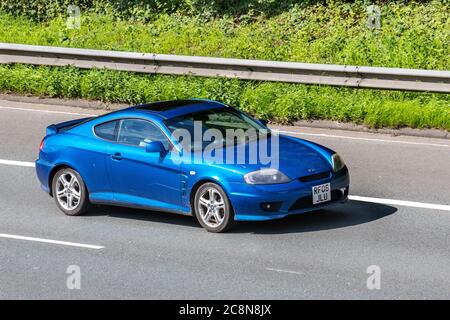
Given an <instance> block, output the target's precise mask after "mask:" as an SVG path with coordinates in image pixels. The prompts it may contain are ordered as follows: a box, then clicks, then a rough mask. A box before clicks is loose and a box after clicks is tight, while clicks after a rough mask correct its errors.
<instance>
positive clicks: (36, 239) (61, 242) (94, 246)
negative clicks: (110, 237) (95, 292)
mask: <svg viewBox="0 0 450 320" xmlns="http://www.w3.org/2000/svg"><path fill="white" fill-rule="evenodd" d="M0 238H8V239H16V240H25V241H34V242H42V243H50V244H58V245H63V246H71V247H80V248H86V249H95V250H100V249H103V248H105V247H103V246H96V245H92V244H84V243H76V242H67V241H59V240H50V239H42V238H33V237H24V236H16V235H13V234H4V233H0Z"/></svg>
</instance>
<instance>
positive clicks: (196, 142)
mask: <svg viewBox="0 0 450 320" xmlns="http://www.w3.org/2000/svg"><path fill="white" fill-rule="evenodd" d="M164 122H165V124H166V126H167V128H168V129H169V130H170V132H171V133H172V135H173V136H174V137H175V139H177V140H178V141H181V140H184V139H185V135H183V131H184V132H185V133H186V132H189V135H190V141H189V142H186V141H184V142H182V145H183V147H184V148H188V149H191V150H199V149H201V150H203V149H204V148H205V147H206V146H207V145H210V144H211V143H214V144H217V145H218V146H229V145H233V144H238V143H244V142H248V141H250V140H252V139H258V138H259V136H261V134H262V133H263V134H264V135H265V136H266V135H267V132H268V129H267V128H266V127H265V126H263V125H262V124H260V123H259V122H258V121H255V120H253V119H252V118H250V117H249V116H247V115H246V114H244V113H242V112H240V111H238V110H236V109H233V108H230V107H224V108H218V109H212V110H206V111H200V112H194V113H190V114H185V115H182V116H178V117H175V118H171V119H168V120H165V121H164ZM200 129H201V130H200ZM208 130H209V132H208ZM200 132H201V134H199V133H200ZM180 135H181V136H182V137H183V138H182V139H180V138H179V136H180ZM211 135H213V137H212V138H211Z"/></svg>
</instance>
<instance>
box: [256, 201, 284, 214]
mask: <svg viewBox="0 0 450 320" xmlns="http://www.w3.org/2000/svg"><path fill="white" fill-rule="evenodd" d="M260 207H261V209H263V210H264V211H270V212H275V211H278V210H280V207H281V201H277V202H262V203H261V204H260Z"/></svg>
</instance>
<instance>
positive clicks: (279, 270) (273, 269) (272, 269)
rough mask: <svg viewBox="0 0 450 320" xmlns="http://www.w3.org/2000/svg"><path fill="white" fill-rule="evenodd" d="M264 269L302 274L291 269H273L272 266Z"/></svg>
mask: <svg viewBox="0 0 450 320" xmlns="http://www.w3.org/2000/svg"><path fill="white" fill-rule="evenodd" d="M266 270H269V271H275V272H284V273H291V274H297V275H304V273H303V272H299V271H292V270H284V269H274V268H266Z"/></svg>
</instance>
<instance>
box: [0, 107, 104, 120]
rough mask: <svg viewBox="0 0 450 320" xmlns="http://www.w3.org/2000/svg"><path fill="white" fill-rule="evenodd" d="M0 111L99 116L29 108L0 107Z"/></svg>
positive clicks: (87, 114)
mask: <svg viewBox="0 0 450 320" xmlns="http://www.w3.org/2000/svg"><path fill="white" fill-rule="evenodd" d="M0 109H8V110H18V111H31V112H42V113H55V114H67V115H74V116H86V117H96V116H97V115H96V114H89V113H77V112H67V111H56V110H42V109H27V108H16V107H5V106H0Z"/></svg>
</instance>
